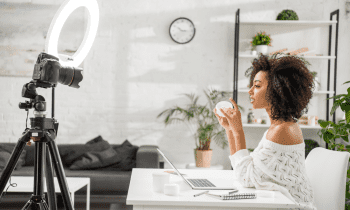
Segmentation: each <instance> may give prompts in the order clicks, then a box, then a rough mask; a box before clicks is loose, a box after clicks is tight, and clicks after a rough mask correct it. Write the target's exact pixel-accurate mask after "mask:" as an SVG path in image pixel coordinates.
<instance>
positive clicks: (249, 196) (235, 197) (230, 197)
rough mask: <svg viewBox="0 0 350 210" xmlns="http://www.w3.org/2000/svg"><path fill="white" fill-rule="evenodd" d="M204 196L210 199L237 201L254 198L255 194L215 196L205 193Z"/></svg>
mask: <svg viewBox="0 0 350 210" xmlns="http://www.w3.org/2000/svg"><path fill="white" fill-rule="evenodd" d="M205 195H207V196H209V197H212V198H216V199H220V200H237V199H254V198H256V193H235V194H230V195H215V194H210V193H206V194H205Z"/></svg>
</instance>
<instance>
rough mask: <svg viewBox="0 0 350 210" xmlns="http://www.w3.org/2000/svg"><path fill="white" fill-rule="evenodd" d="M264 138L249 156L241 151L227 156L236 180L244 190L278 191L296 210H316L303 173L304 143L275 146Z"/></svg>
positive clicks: (243, 150)
mask: <svg viewBox="0 0 350 210" xmlns="http://www.w3.org/2000/svg"><path fill="white" fill-rule="evenodd" d="M266 134H267V131H266V132H265V133H264V136H263V138H262V140H261V141H260V142H259V145H258V147H257V148H255V150H254V152H252V153H250V155H249V153H248V150H247V149H242V150H239V151H237V152H236V153H235V154H233V155H231V156H229V158H230V160H231V165H232V168H233V170H234V173H235V175H236V177H237V179H238V180H239V182H240V183H241V184H242V185H243V187H255V188H256V189H259V190H273V191H280V192H281V193H282V194H284V195H285V196H286V197H287V198H289V199H290V200H292V201H293V202H294V203H295V204H296V205H298V206H299V207H298V208H297V209H311V210H316V209H317V208H316V205H315V201H314V198H313V195H314V193H313V189H312V187H311V184H310V180H309V178H308V177H307V175H306V169H305V143H304V142H303V143H301V144H295V145H282V144H277V143H275V142H272V141H270V140H267V139H266Z"/></svg>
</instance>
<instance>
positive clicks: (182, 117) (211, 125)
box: [157, 90, 244, 150]
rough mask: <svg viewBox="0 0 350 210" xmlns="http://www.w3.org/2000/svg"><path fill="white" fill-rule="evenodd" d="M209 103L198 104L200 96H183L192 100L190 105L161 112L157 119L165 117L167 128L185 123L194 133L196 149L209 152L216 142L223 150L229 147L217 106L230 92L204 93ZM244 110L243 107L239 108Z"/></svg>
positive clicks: (212, 91)
mask: <svg viewBox="0 0 350 210" xmlns="http://www.w3.org/2000/svg"><path fill="white" fill-rule="evenodd" d="M204 93H205V95H206V97H207V100H208V102H207V103H206V104H205V105H200V104H198V103H197V102H198V99H199V96H196V95H195V94H193V93H192V94H183V95H185V96H186V97H187V98H189V99H190V103H189V104H187V105H185V107H179V106H174V107H172V108H169V109H166V110H164V111H163V112H161V113H160V114H159V115H158V116H157V118H159V117H161V116H163V115H165V119H164V123H165V126H167V125H169V124H173V123H176V122H184V123H186V125H187V126H188V127H189V129H190V131H191V133H194V139H195V142H196V149H198V150H209V149H210V142H211V140H215V142H216V143H217V145H219V146H221V147H222V148H223V149H224V148H225V147H226V146H227V140H226V132H225V129H224V128H222V126H221V125H220V124H219V121H218V120H217V118H216V116H215V113H214V112H213V110H214V108H215V105H216V104H217V103H218V102H219V101H222V100H226V99H227V98H228V94H230V92H225V91H217V90H207V91H204ZM238 108H239V109H241V110H243V111H244V109H243V107H241V106H238Z"/></svg>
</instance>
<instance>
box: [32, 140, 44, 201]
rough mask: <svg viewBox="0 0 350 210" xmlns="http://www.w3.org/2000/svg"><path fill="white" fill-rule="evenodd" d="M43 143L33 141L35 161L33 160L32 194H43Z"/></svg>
mask: <svg viewBox="0 0 350 210" xmlns="http://www.w3.org/2000/svg"><path fill="white" fill-rule="evenodd" d="M45 149H46V148H45V143H42V142H35V150H34V155H35V161H34V196H40V195H43V194H44V182H43V175H44V167H43V166H44V160H45V159H44V158H45V154H46V152H45Z"/></svg>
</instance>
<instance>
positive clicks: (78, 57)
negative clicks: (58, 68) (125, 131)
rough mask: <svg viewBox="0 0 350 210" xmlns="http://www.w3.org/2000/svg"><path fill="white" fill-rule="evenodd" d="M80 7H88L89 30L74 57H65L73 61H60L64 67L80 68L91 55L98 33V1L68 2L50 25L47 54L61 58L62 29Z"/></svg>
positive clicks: (72, 0) (74, 0) (62, 6)
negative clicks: (59, 48)
mask: <svg viewBox="0 0 350 210" xmlns="http://www.w3.org/2000/svg"><path fill="white" fill-rule="evenodd" d="M78 7H86V9H87V10H88V11H89V16H88V24H87V28H86V31H85V35H84V39H83V41H82V43H81V44H80V46H79V49H78V50H77V51H76V52H75V53H74V55H73V56H67V55H63V56H64V57H70V58H72V60H67V61H63V60H62V59H60V64H62V65H63V66H72V67H78V66H79V65H80V64H81V63H82V62H83V60H84V59H85V57H86V56H87V54H88V53H89V51H90V48H91V46H92V44H93V42H94V39H95V36H96V33H97V27H98V21H99V10H98V4H97V2H96V0H83V1H82V0H66V1H65V2H64V3H63V4H62V5H61V7H60V8H59V9H58V11H57V12H56V14H55V17H54V18H53V20H52V22H51V24H50V28H49V31H48V33H47V39H46V42H45V52H46V53H48V54H51V55H53V56H56V57H59V56H58V51H57V45H58V38H59V35H60V33H61V30H62V27H63V25H64V23H65V22H66V20H67V18H68V17H69V15H70V14H71V13H72V12H73V11H74V10H76V9H77V8H78Z"/></svg>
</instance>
